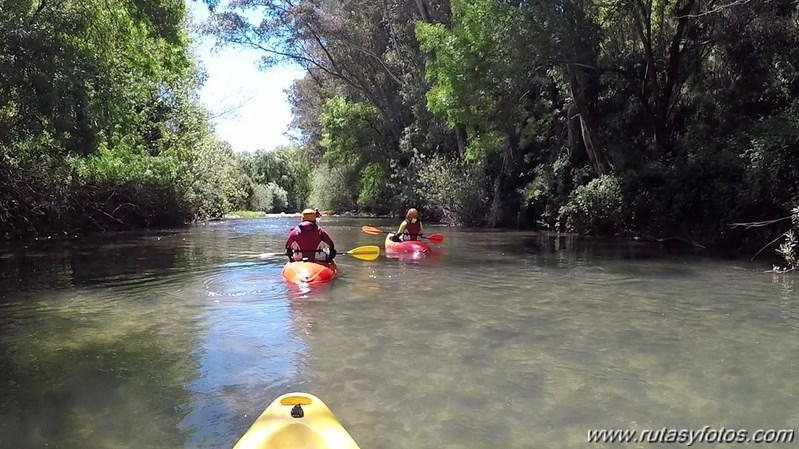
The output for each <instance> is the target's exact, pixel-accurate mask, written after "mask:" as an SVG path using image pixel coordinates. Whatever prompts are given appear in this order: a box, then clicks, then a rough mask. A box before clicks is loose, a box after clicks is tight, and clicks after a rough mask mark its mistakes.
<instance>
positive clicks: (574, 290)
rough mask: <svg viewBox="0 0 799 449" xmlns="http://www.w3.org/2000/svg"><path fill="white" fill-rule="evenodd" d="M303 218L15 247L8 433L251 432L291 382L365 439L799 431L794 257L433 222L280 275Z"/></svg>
mask: <svg viewBox="0 0 799 449" xmlns="http://www.w3.org/2000/svg"><path fill="white" fill-rule="evenodd" d="M295 220H296V218H293V217H289V218H267V219H258V220H231V221H224V222H213V223H210V224H208V225H207V226H195V227H191V228H187V229H179V230H162V231H150V232H137V233H122V234H100V235H93V236H87V237H81V238H75V239H70V240H63V241H32V242H27V243H26V244H18V243H15V244H5V246H3V247H1V248H0V269H1V270H2V272H1V273H0V361H2V365H0V448H8V449H27V448H45V447H47V448H63V449H94V448H97V449H100V448H102V449H120V448H138V449H144V448H231V447H232V446H233V445H234V444H235V442H236V441H237V439H238V438H239V437H240V436H241V435H242V434H243V433H244V432H245V431H246V430H247V428H248V427H249V426H250V424H251V423H252V422H253V420H254V419H255V418H256V417H257V416H258V415H259V414H260V413H261V412H262V411H263V409H264V408H265V407H266V405H268V404H269V403H270V402H271V401H272V400H273V399H274V398H275V397H277V396H279V395H280V394H283V393H287V392H290V391H307V392H310V393H313V394H315V395H317V396H319V397H320V398H321V399H322V400H323V401H325V402H326V403H327V405H328V406H329V407H330V408H331V409H332V410H333V412H334V413H335V414H336V416H337V417H338V418H339V420H340V421H341V423H342V424H343V425H344V427H345V428H346V429H347V430H348V431H349V432H350V434H351V435H352V436H353V438H354V439H355V440H356V441H357V442H358V444H359V445H360V446H361V448H362V449H367V448H368V449H423V448H435V449H449V448H452V449H454V448H459V449H478V448H479V449H484V448H586V447H593V448H605V447H607V448H610V447H622V446H620V445H618V444H615V445H614V444H609V443H608V444H588V443H587V432H588V431H589V430H590V429H639V430H642V429H660V428H663V427H670V428H676V429H681V428H687V429H699V428H702V427H703V426H706V425H707V426H713V427H715V428H721V427H725V428H727V429H750V430H755V429H758V428H780V429H781V428H791V429H796V428H799V407H798V406H797V403H799V398H797V392H799V374H798V373H799V294H797V292H796V290H795V286H794V282H793V277H791V276H781V277H776V278H775V277H773V276H772V275H770V274H764V273H763V267H762V266H757V265H752V264H749V263H748V261H743V262H742V261H734V260H726V259H725V260H721V259H712V258H707V257H702V256H701V255H700V254H682V255H679V254H674V253H665V252H663V251H661V250H659V249H657V248H654V247H652V246H648V245H645V244H639V243H632V242H613V241H608V240H601V239H590V238H581V237H571V236H553V235H546V234H536V233H534V232H524V231H492V230H476V229H458V228H448V227H433V226H432V225H428V226H427V227H426V230H427V232H428V233H430V232H438V233H441V234H442V235H444V236H445V238H446V241H445V242H444V244H443V245H439V246H438V251H437V253H436V254H434V255H433V256H432V257H429V258H426V259H423V260H405V259H396V258H388V257H386V256H385V254H384V253H382V254H381V256H380V258H379V259H377V260H375V261H371V262H368V261H361V260H357V259H354V258H352V257H349V256H346V255H340V256H339V257H338V258H337V259H336V260H337V261H338V262H339V270H340V271H339V273H340V275H339V277H338V278H337V279H336V280H335V281H334V282H333V283H331V284H328V285H324V286H321V287H317V288H312V289H307V288H301V287H297V286H292V285H287V284H286V283H285V282H284V281H283V280H282V278H281V276H280V271H281V269H282V267H283V264H284V263H285V257H284V256H282V255H280V253H282V247H283V241H284V239H285V235H286V234H287V232H288V230H289V229H290V227H291V226H293V225H294V223H295ZM364 224H369V225H374V226H382V227H383V228H384V229H390V228H393V227H394V225H395V224H396V223H395V222H393V221H386V220H368V219H355V218H327V217H326V218H325V220H324V221H323V225H324V226H325V227H326V228H327V229H328V230H329V231H330V233H331V235H332V237H333V238H334V240H335V241H336V246H337V248H338V249H339V250H340V251H344V250H347V249H351V248H353V247H356V246H360V245H369V244H374V245H380V246H381V248H382V241H383V240H382V237H376V236H371V235H366V234H363V233H361V232H360V227H361V226H362V225H364ZM268 252H275V253H277V254H276V255H273V256H268V255H267V256H263V255H262V253H268ZM259 255H260V256H259ZM660 446H666V447H670V445H660ZM623 447H651V445H639V446H636V445H632V444H630V445H626V446H623ZM675 447H685V446H684V445H682V446H680V445H676V446H675ZM706 447H732V446H725V445H715V446H706ZM759 447H770V446H768V445H759ZM771 447H795V446H793V445H786V444H782V445H775V446H771Z"/></svg>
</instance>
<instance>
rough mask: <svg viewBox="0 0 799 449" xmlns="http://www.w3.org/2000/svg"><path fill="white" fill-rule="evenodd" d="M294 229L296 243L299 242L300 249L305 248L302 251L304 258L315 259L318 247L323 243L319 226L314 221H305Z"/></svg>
mask: <svg viewBox="0 0 799 449" xmlns="http://www.w3.org/2000/svg"><path fill="white" fill-rule="evenodd" d="M294 230H295V231H296V232H295V234H294V243H297V246H299V249H301V250H305V251H303V252H302V257H303V258H306V257H307V258H308V259H310V260H314V258H315V256H316V254H317V253H316V252H315V251H316V249H317V248H318V247H319V244H320V243H322V232H321V231H320V230H319V226H318V225H317V224H316V223H315V222H312V221H303V222H302V223H300V224H298V225H297V226H296V227H295V228H294Z"/></svg>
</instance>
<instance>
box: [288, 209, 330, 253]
mask: <svg viewBox="0 0 799 449" xmlns="http://www.w3.org/2000/svg"><path fill="white" fill-rule="evenodd" d="M320 216H321V214H320V213H319V211H317V210H314V209H305V210H304V211H302V221H301V222H300V224H298V225H297V226H296V227H295V228H294V229H292V230H291V232H290V233H289V236H288V238H287V239H286V256H288V258H289V260H326V261H331V260H333V259H335V257H336V245H335V244H334V243H333V239H331V238H330V235H329V234H328V233H327V231H325V230H324V229H322V228H321V227H320V226H319V221H318V219H319V217H320ZM322 242H324V243H326V244H327V246H329V247H330V251H329V252H325V251H322V249H321V248H320V246H321V245H322Z"/></svg>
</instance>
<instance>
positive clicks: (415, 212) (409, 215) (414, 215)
mask: <svg viewBox="0 0 799 449" xmlns="http://www.w3.org/2000/svg"><path fill="white" fill-rule="evenodd" d="M405 218H407V219H409V220H410V219H412V218H417V219H418V218H419V211H418V210H416V209H414V208H410V209H408V213H407V214H405Z"/></svg>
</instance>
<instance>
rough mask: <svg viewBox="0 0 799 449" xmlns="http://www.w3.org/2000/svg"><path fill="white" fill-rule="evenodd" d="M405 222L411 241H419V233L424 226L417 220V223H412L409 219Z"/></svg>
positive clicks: (406, 231)
mask: <svg viewBox="0 0 799 449" xmlns="http://www.w3.org/2000/svg"><path fill="white" fill-rule="evenodd" d="M404 221H405V234H408V235H409V236H410V238H411V240H418V239H419V231H421V230H422V225H421V224H420V223H419V220H418V219H417V220H416V223H411V221H410V220H408V219H407V218H406V219H405V220H404Z"/></svg>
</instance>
